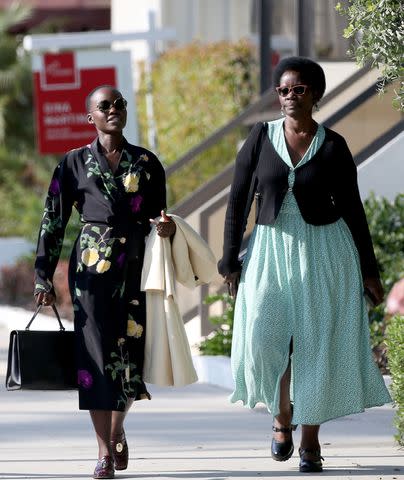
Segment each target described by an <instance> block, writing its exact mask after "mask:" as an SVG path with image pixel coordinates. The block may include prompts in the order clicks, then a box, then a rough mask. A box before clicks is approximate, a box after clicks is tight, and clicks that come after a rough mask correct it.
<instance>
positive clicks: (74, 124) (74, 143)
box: [34, 52, 116, 153]
mask: <svg viewBox="0 0 404 480" xmlns="http://www.w3.org/2000/svg"><path fill="white" fill-rule="evenodd" d="M43 65H44V68H43V69H42V70H40V71H35V72H34V90H35V102H36V105H35V107H36V109H35V110H36V129H37V139H38V149H39V152H40V153H63V152H67V151H69V150H71V149H73V148H77V147H80V146H82V145H86V144H88V143H90V142H92V140H93V139H94V138H95V136H96V131H95V129H94V126H92V125H90V124H89V123H88V122H87V112H86V108H85V99H86V96H87V95H88V94H89V93H90V92H91V90H93V89H94V88H95V87H97V86H98V85H103V84H108V85H114V86H116V71H115V68H114V67H89V68H77V65H76V62H75V54H74V53H73V52H67V53H61V54H45V55H44V58H43Z"/></svg>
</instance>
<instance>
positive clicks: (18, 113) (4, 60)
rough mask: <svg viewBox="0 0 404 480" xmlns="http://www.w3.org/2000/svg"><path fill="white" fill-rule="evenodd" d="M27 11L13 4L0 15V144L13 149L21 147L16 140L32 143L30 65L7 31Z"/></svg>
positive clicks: (18, 44) (28, 11) (16, 42)
mask: <svg viewBox="0 0 404 480" xmlns="http://www.w3.org/2000/svg"><path fill="white" fill-rule="evenodd" d="M31 11H32V9H31V8H30V7H28V6H24V5H22V4H21V3H16V2H14V3H12V4H11V6H10V7H9V8H8V9H5V10H3V11H1V12H0V58H1V65H0V141H1V142H2V143H3V142H4V143H6V144H7V145H10V146H11V147H12V148H16V149H17V150H19V149H20V145H21V142H20V141H16V140H17V139H21V138H24V140H27V139H29V140H30V141H31V143H32V140H33V128H32V81H31V65H30V59H29V56H28V55H26V54H25V53H24V51H23V49H22V47H21V38H17V37H15V36H13V35H9V34H8V33H7V32H8V29H9V28H11V27H12V26H13V25H14V24H16V23H19V22H21V21H23V20H25V19H26V18H28V17H29V16H30V15H31Z"/></svg>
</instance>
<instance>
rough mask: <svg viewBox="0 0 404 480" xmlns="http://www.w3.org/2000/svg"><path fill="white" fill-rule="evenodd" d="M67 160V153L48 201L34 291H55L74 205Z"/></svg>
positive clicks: (53, 180) (37, 256)
mask: <svg viewBox="0 0 404 480" xmlns="http://www.w3.org/2000/svg"><path fill="white" fill-rule="evenodd" d="M66 163H67V156H66V157H65V158H64V159H63V160H62V161H61V162H60V163H59V165H58V166H57V167H56V169H55V171H54V173H53V176H52V180H51V182H50V185H49V189H48V195H47V197H46V201H45V208H44V212H43V216H42V221H41V225H40V228H39V235H38V244H37V250H36V260H35V288H34V293H35V294H36V293H39V292H41V291H46V292H52V293H54V288H53V274H54V273H55V269H56V265H57V263H58V261H59V256H60V252H61V250H62V245H63V239H64V234H65V229H66V225H67V222H68V221H69V218H70V215H71V211H72V206H73V195H72V188H73V185H72V182H71V181H70V178H69V172H68V169H67V166H66Z"/></svg>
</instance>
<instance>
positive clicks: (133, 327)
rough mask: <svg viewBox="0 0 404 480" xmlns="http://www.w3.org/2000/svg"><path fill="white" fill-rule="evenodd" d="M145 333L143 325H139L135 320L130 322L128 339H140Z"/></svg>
mask: <svg viewBox="0 0 404 480" xmlns="http://www.w3.org/2000/svg"><path fill="white" fill-rule="evenodd" d="M142 333H143V327H142V325H139V324H138V323H136V322H135V320H128V330H127V332H126V334H127V336H128V337H135V338H140V337H141V336H142Z"/></svg>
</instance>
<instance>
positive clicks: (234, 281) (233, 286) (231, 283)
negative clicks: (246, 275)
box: [224, 272, 241, 298]
mask: <svg viewBox="0 0 404 480" xmlns="http://www.w3.org/2000/svg"><path fill="white" fill-rule="evenodd" d="M240 276H241V272H232V273H229V274H227V275H225V276H224V283H227V288H228V289H229V295H231V296H232V297H233V298H236V296H237V291H238V286H239V283H240Z"/></svg>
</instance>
